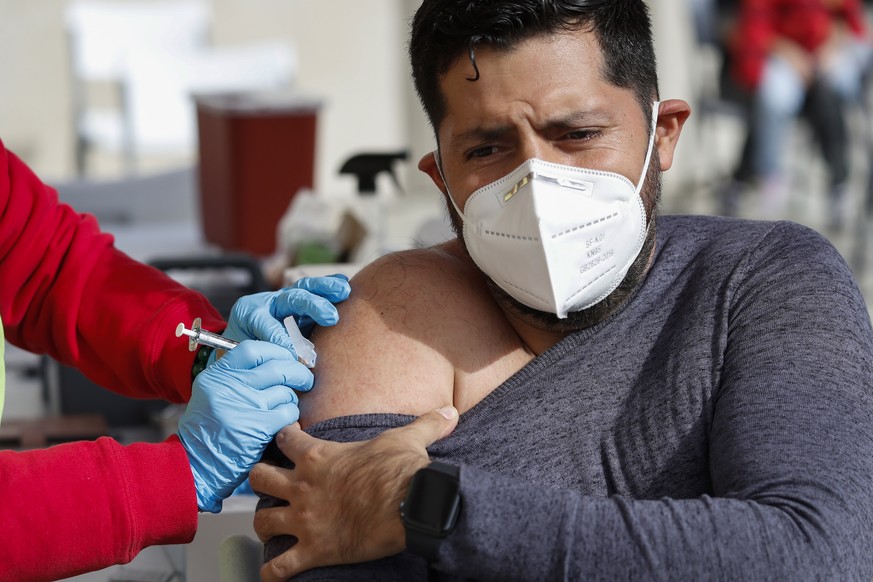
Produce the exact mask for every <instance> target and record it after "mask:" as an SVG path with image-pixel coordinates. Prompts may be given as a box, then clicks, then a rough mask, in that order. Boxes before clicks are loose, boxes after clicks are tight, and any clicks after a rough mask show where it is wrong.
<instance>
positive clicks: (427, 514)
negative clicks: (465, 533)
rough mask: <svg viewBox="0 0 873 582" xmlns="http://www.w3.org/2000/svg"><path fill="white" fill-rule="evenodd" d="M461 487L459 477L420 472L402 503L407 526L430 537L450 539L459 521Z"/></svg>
mask: <svg viewBox="0 0 873 582" xmlns="http://www.w3.org/2000/svg"><path fill="white" fill-rule="evenodd" d="M459 487H460V485H459V484H458V478H457V477H454V476H452V475H447V474H446V473H442V472H439V471H434V470H428V469H425V470H422V471H419V472H418V473H416V474H415V476H414V477H413V478H412V484H411V485H410V487H409V493H408V495H407V496H406V500H405V501H404V502H403V508H402V517H403V521H404V523H405V524H406V525H407V527H412V528H415V529H417V530H419V531H421V532H423V533H427V534H430V535H435V536H445V535H447V534H448V533H449V532H451V531H452V528H453V527H454V526H455V521H456V520H457V517H458V511H459V509H460V503H461V497H460V495H459V494H458V490H459Z"/></svg>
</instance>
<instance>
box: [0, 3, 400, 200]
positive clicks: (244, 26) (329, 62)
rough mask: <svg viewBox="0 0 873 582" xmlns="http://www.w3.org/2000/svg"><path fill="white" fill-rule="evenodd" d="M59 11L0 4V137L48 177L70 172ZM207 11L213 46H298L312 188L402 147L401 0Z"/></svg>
mask: <svg viewBox="0 0 873 582" xmlns="http://www.w3.org/2000/svg"><path fill="white" fill-rule="evenodd" d="M117 1H118V2H124V1H125V0H117ZM66 5H67V1H66V0H39V1H36V2H33V1H31V2H25V1H22V0H0V15H2V17H0V54H3V55H4V57H3V58H2V59H0V138H2V139H3V140H4V142H5V143H6V145H7V146H8V147H10V148H11V149H13V150H14V151H16V152H17V153H18V154H19V155H21V156H22V157H23V158H24V159H25V160H26V161H27V162H28V163H29V164H30V165H31V166H32V167H33V168H34V169H35V170H36V171H37V173H38V174H39V175H41V176H43V177H44V178H45V179H47V180H48V179H54V178H64V177H68V176H70V175H72V173H73V148H72V144H73V137H72V128H71V112H70V77H69V71H68V68H67V58H68V55H67V50H66V40H65V36H64V30H63V11H64V8H65V6H66ZM212 6H213V10H214V14H215V20H214V27H213V41H214V44H216V45H218V46H222V45H231V44H236V43H241V42H246V41H253V40H262V39H275V38H278V39H285V40H287V41H289V42H292V43H294V45H295V46H296V48H297V51H298V55H299V57H300V70H299V80H298V87H299V89H300V91H301V92H304V93H306V94H308V95H312V96H316V97H319V98H321V99H323V100H324V107H323V108H322V110H321V113H320V116H319V134H318V146H317V148H318V149H317V155H316V165H317V168H316V187H317V188H321V189H323V190H325V191H333V190H341V191H353V190H354V186H355V184H354V181H353V180H352V179H351V178H348V177H343V178H340V177H339V176H338V175H337V170H338V168H339V166H340V164H341V163H342V161H343V160H344V159H345V158H346V157H348V156H350V155H352V154H354V153H356V152H358V151H361V150H372V149H399V148H403V147H408V139H407V133H408V125H409V116H410V114H409V107H408V103H409V96H410V95H411V91H412V90H411V81H410V80H409V75H408V73H407V71H408V67H407V64H406V34H407V19H408V16H409V14H410V5H409V2H408V1H407V0H366V1H361V0H212ZM165 163H167V164H170V163H172V161H171V160H170V161H165ZM411 166H412V167H414V164H412V165H411ZM105 167H106V168H107V169H106V171H107V172H111V171H114V166H109V165H106V166H105Z"/></svg>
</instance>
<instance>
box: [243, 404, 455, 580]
mask: <svg viewBox="0 0 873 582" xmlns="http://www.w3.org/2000/svg"><path fill="white" fill-rule="evenodd" d="M457 424H458V412H457V410H455V409H454V408H453V407H451V406H448V407H445V408H441V409H440V410H435V411H433V412H429V413H427V414H424V415H422V416H420V417H419V418H417V419H416V420H415V421H413V422H411V423H410V424H408V425H407V426H404V427H400V428H395V429H391V430H387V431H385V432H384V433H382V434H381V435H379V436H377V437H376V438H374V439H372V440H369V441H362V442H355V443H334V442H330V441H323V440H320V439H317V438H314V437H311V436H309V435H308V434H306V433H305V432H303V431H302V430H301V429H300V426H299V425H297V424H295V425H293V426H289V427H287V428H285V429H283V430H282V431H281V432H279V434H277V435H276V442H277V444H278V445H279V449H280V450H281V451H282V453H284V454H285V456H287V457H288V458H289V459H291V460H292V461H293V462H294V464H295V467H294V469H282V468H280V467H276V466H273V465H268V464H265V463H258V464H257V465H255V467H254V469H252V472H251V474H250V476H249V481H250V482H251V485H252V488H253V489H254V490H255V491H259V492H261V493H266V494H267V495H272V496H273V497H276V498H278V499H284V500H286V501H288V503H289V504H288V505H287V506H284V507H275V508H270V509H262V510H260V511H258V512H257V513H256V514H255V531H256V532H257V534H258V537H260V538H261V541H267V540H268V539H270V538H271V537H273V536H277V535H283V534H285V535H292V536H294V537H296V538H297V540H298V541H297V543H296V544H295V545H294V546H293V547H292V548H291V549H289V550H288V551H287V552H285V553H284V554H282V555H281V556H278V557H277V558H274V559H273V560H271V561H270V562H268V563H266V564H264V566H263V568H261V579H262V580H263V581H264V582H280V581H284V580H286V579H287V578H289V577H291V576H295V575H297V574H299V573H300V572H304V571H306V570H309V569H311V568H316V567H319V566H330V565H336V564H352V563H358V562H365V561H369V560H375V559H377V558H383V557H386V556H392V555H394V554H397V553H399V552H401V551H403V550H404V549H405V548H406V536H405V532H404V529H403V524H402V523H401V521H400V502H401V501H402V500H403V498H404V497H405V495H406V490H407V489H408V488H409V482H410V480H411V479H412V475H413V474H414V473H415V472H416V471H417V470H418V469H420V468H422V467H424V466H426V465H427V464H428V463H429V462H430V460H429V458H428V455H427V450H426V447H428V446H430V445H431V444H432V443H434V442H435V441H437V440H439V439H441V438H444V437H446V436H447V435H448V434H449V433H451V432H452V431H453V430H454V429H455V426H457Z"/></svg>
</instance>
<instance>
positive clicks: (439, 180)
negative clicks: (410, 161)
mask: <svg viewBox="0 0 873 582" xmlns="http://www.w3.org/2000/svg"><path fill="white" fill-rule="evenodd" d="M418 169H419V170H421V171H422V172H424V173H425V174H427V175H428V176H430V179H431V180H433V183H434V184H436V187H437V188H439V189H440V192H442V193H443V194H445V193H446V192H447V189H446V183H445V182H444V181H443V177H442V174H440V170H439V168H438V167H437V159H436V152H430V153H429V154H426V155H425V156H424V157H422V158H421V159H420V160H419V161H418Z"/></svg>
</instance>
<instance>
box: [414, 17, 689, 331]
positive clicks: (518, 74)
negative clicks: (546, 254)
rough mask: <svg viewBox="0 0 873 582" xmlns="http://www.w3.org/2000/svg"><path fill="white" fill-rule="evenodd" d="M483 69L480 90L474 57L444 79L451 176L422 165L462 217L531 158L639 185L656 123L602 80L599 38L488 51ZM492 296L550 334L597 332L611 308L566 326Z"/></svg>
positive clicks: (444, 139)
mask: <svg viewBox="0 0 873 582" xmlns="http://www.w3.org/2000/svg"><path fill="white" fill-rule="evenodd" d="M476 64H477V66H478V69H479V72H480V78H479V79H478V80H476V81H470V80H468V79H470V78H474V77H475V70H474V68H473V65H472V64H471V63H470V61H469V59H468V58H467V56H466V55H464V56H463V57H461V58H459V59H458V61H457V62H456V63H455V64H454V65H453V66H452V67H451V68H450V69H449V71H448V72H447V73H446V74H445V75H444V77H443V78H442V79H441V87H442V92H443V96H444V98H445V100H446V114H445V117H444V118H443V121H442V123H441V125H440V127H439V128H438V132H437V133H438V139H439V144H440V149H439V155H440V158H441V163H442V171H443V173H442V175H440V173H439V171H438V170H437V167H436V160H435V158H434V156H432V155H430V156H425V158H424V159H422V161H421V163H420V164H419V168H420V169H422V170H423V171H425V172H426V173H428V174H429V175H430V176H431V178H432V179H433V180H434V182H435V183H436V184H437V186H439V187H440V189H441V190H442V191H443V193H444V194H447V190H448V192H449V193H450V195H451V197H452V198H453V200H454V202H455V204H456V205H457V206H458V208H460V209H461V210H463V209H464V205H465V203H466V202H467V199H468V198H469V197H470V195H471V194H472V193H473V192H475V191H476V190H478V189H479V188H482V187H483V186H486V185H487V184H490V183H491V182H494V181H495V180H497V179H499V178H502V177H503V176H505V175H506V174H508V173H509V172H511V171H512V170H514V169H515V168H516V167H518V166H519V165H520V164H521V163H522V162H524V161H525V160H528V159H530V158H538V159H541V160H545V161H547V162H554V163H558V164H563V165H568V166H576V167H584V168H590V169H596V170H603V171H607V172H614V173H617V174H620V175H622V176H625V177H627V178H628V179H629V180H630V181H631V182H633V183H634V184H636V183H637V182H638V180H639V179H640V176H641V173H642V171H643V163H644V161H645V157H646V150H647V147H648V141H649V133H648V132H649V129H650V128H649V124H650V123H651V114H650V112H648V113H644V112H643V111H642V110H641V108H640V105H639V103H638V102H637V100H636V98H635V95H634V93H633V92H632V91H630V90H628V89H622V88H618V87H615V86H613V85H611V84H609V83H608V82H607V81H606V80H605V79H604V78H603V76H602V74H601V67H602V57H601V53H600V48H599V45H598V43H597V40H596V38H595V36H594V34H593V33H590V32H585V31H563V32H560V33H556V34H550V35H543V36H538V37H535V38H532V39H529V40H526V41H524V42H523V43H521V44H519V45H518V46H517V47H516V48H515V49H513V50H512V51H509V52H501V51H498V50H494V49H492V48H488V47H483V48H479V49H477V50H476ZM680 103H681V102H680ZM683 105H684V104H683ZM685 108H686V110H687V106H685ZM685 117H687V111H686V114H685ZM681 121H684V117H682V119H681ZM679 126H680V127H681V123H679ZM676 135H678V131H677V132H676ZM666 141H669V142H671V143H669V144H666V145H669V146H670V147H669V154H670V156H672V141H675V140H674V139H668V140H666ZM665 147H666V146H665ZM659 153H661V154H663V152H659V151H658V148H656V149H655V151H654V152H653V155H652V158H653V162H652V170H653V171H652V172H651V173H650V174H651V176H650V179H649V180H647V183H646V185H645V186H644V188H643V190H642V196H643V201H644V203H645V205H646V209H647V211H648V212H649V214H651V212H652V209H653V206H654V202H655V199H656V198H657V193H658V179H657V177H658V175H659V173H660V172H659V171H660V170H661V169H666V168H665V167H664V164H663V163H662V162H663V160H661V161H660V162H659V159H658V158H659ZM670 160H672V157H670V158H669V160H668V163H667V165H668V166H669V161H670ZM659 165H660V167H659ZM443 177H444V178H445V182H443ZM447 195H449V194H447ZM456 218H457V217H456ZM650 234H652V235H653V234H654V231H653V230H652V232H651V233H650ZM647 247H648V249H649V250H650V249H651V245H647ZM645 251H646V249H644V251H643V253H641V261H642V266H641V268H636V269H632V270H631V273H630V274H629V277H630V276H631V275H632V274H633V276H635V277H637V281H634V282H633V285H632V286H633V287H636V284H637V283H638V281H639V279H641V278H642V276H643V275H644V273H645V263H646V260H647V259H648V253H646V252H645ZM643 254H646V256H645V257H643V256H642V255H643ZM624 287H627V285H625V286H624ZM492 291H493V292H494V293H495V296H496V298H497V300H498V301H499V302H500V303H501V304H502V305H504V306H507V305H508V306H509V307H510V308H511V309H512V310H513V311H515V312H518V313H521V314H523V315H526V316H527V315H530V316H532V317H534V318H535V319H537V320H538V323H539V324H540V325H543V326H544V327H550V328H555V329H557V328H561V329H573V328H576V327H584V326H587V325H590V324H591V323H592V321H589V320H591V319H592V317H591V316H594V319H600V318H602V314H600V313H596V312H598V311H600V310H602V309H603V306H601V307H600V308H598V306H594V307H593V308H591V309H589V310H586V311H587V312H589V314H588V316H586V317H583V318H582V320H579V318H578V317H577V318H575V321H574V320H573V318H572V317H571V320H570V321H563V320H558V319H557V317H556V316H554V315H553V314H541V313H540V312H534V311H533V310H530V309H528V308H526V307H524V306H522V305H521V304H518V303H517V302H514V300H512V299H511V298H509V296H508V295H506V294H505V293H502V292H501V291H500V290H499V287H497V286H496V285H492ZM606 303H609V302H606ZM613 303H614V302H613ZM571 316H572V314H571Z"/></svg>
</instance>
